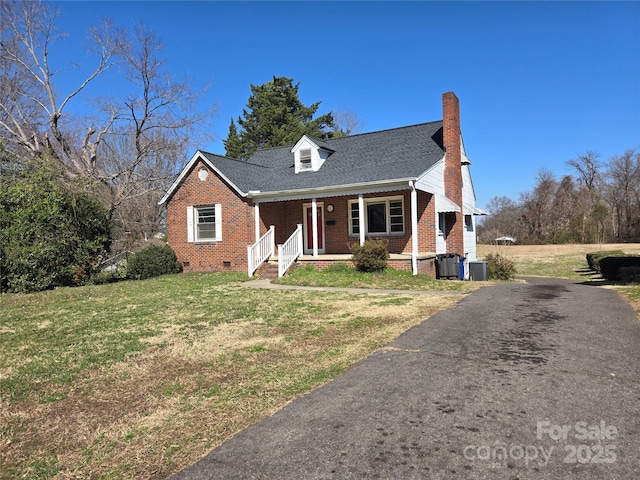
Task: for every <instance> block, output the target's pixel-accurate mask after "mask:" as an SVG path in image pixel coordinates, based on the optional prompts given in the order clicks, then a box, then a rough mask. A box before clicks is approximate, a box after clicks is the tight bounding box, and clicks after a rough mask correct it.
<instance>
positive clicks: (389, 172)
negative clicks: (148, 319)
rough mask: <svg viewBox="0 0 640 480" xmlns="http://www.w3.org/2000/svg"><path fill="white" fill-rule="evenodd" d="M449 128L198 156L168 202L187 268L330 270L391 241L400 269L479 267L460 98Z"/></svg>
mask: <svg viewBox="0 0 640 480" xmlns="http://www.w3.org/2000/svg"><path fill="white" fill-rule="evenodd" d="M442 104H443V119H442V120H438V121H433V122H429V123H423V124H419V125H412V126H408V127H401V128H395V129H390V130H383V131H379V132H372V133H365V134H359V135H352V136H347V137H340V138H332V139H324V140H321V139H317V138H313V137H309V136H306V135H305V136H303V137H302V138H301V139H300V140H299V141H298V142H297V143H296V144H295V145H290V146H286V147H276V148H269V149H264V150H259V151H257V152H256V153H255V154H253V155H252V156H251V157H250V158H249V159H248V160H247V161H241V160H235V159H232V158H228V157H224V156H220V155H214V154H211V153H206V152H202V151H197V152H196V153H195V155H194V156H193V157H192V158H191V160H190V161H189V162H188V163H187V165H186V166H185V167H184V169H183V170H182V172H181V173H180V174H179V176H178V177H177V179H176V180H175V182H174V183H173V184H172V185H171V187H170V188H169V190H168V191H167V193H166V194H165V196H164V197H163V198H162V199H161V200H160V204H164V205H165V206H166V210H167V229H168V242H169V245H171V247H172V248H173V249H174V251H175V252H176V254H177V256H178V260H179V261H181V262H182V264H183V265H184V269H185V271H213V270H238V271H246V272H248V274H249V275H253V273H254V272H255V271H256V270H257V269H258V268H259V267H260V265H261V264H262V263H263V262H265V261H267V260H269V259H272V261H273V259H276V258H277V261H278V263H279V265H280V270H279V274H280V275H282V274H284V271H286V269H287V268H288V267H289V266H290V265H291V264H292V263H293V262H297V263H307V262H309V263H313V264H315V265H317V266H319V267H324V266H326V265H329V264H331V263H333V262H348V261H349V259H350V256H351V255H350V248H349V245H351V244H354V243H360V244H362V243H363V242H364V241H365V240H366V239H367V238H386V239H387V240H388V249H389V252H390V254H391V259H390V265H391V266H393V267H395V268H399V269H407V270H411V271H412V272H413V273H414V274H417V273H426V274H429V275H435V267H434V260H435V258H436V255H437V254H443V253H456V254H460V255H464V256H465V257H466V259H467V260H468V261H472V260H476V233H475V229H476V220H475V219H476V215H481V214H483V213H484V212H482V211H481V210H479V209H477V208H476V207H475V193H474V190H473V184H472V181H471V173H470V171H469V165H470V162H469V159H468V158H467V156H466V154H465V149H464V144H463V142H462V135H461V131H460V109H459V103H458V98H457V97H456V96H455V94H454V93H452V92H448V93H445V94H443V95H442Z"/></svg>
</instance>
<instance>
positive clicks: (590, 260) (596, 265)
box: [587, 250, 624, 272]
mask: <svg viewBox="0 0 640 480" xmlns="http://www.w3.org/2000/svg"><path fill="white" fill-rule="evenodd" d="M621 256H624V252H623V251H622V250H608V251H599V252H590V253H587V264H588V265H589V268H590V269H591V270H593V271H594V272H600V260H602V259H603V258H604V257H621Z"/></svg>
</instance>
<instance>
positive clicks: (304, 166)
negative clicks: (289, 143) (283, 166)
mask: <svg viewBox="0 0 640 480" xmlns="http://www.w3.org/2000/svg"><path fill="white" fill-rule="evenodd" d="M299 155H300V158H299V162H300V163H299V164H300V168H299V169H298V170H299V171H301V172H303V171H307V170H312V169H313V163H312V162H313V152H312V150H311V149H310V148H304V149H301V150H300V154H299Z"/></svg>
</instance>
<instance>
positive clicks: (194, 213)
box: [187, 204, 222, 242]
mask: <svg viewBox="0 0 640 480" xmlns="http://www.w3.org/2000/svg"><path fill="white" fill-rule="evenodd" d="M220 240H222V207H221V205H220V204H216V205H206V206H198V207H187V241H189V242H217V241H220Z"/></svg>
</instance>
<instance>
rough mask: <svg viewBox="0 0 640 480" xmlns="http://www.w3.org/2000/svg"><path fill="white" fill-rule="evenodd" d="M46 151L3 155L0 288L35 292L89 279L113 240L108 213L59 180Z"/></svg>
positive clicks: (91, 197) (0, 203)
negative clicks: (14, 159)
mask: <svg viewBox="0 0 640 480" xmlns="http://www.w3.org/2000/svg"><path fill="white" fill-rule="evenodd" d="M56 165H57V163H56V162H54V161H52V160H51V159H50V158H48V157H42V158H40V157H38V158H34V159H25V160H24V161H23V162H21V163H15V164H14V163H11V162H10V161H8V162H6V163H4V162H1V161H0V185H2V188H0V250H2V252H1V253H0V289H1V290H2V291H10V292H35V291H40V290H48V289H52V288H56V287H60V286H76V285H82V284H84V283H86V281H87V280H88V279H89V277H90V276H91V275H92V274H93V273H95V272H96V271H97V269H98V267H99V265H100V260H101V259H102V258H103V257H104V255H106V252H107V250H108V248H109V245H110V243H111V228H110V224H109V214H108V212H107V210H106V209H105V208H104V207H103V206H102V205H101V204H100V202H99V201H98V200H97V199H96V198H94V197H93V196H91V195H90V194H89V193H87V192H85V191H82V190H80V189H79V187H78V188H77V189H74V188H73V186H72V185H67V184H66V183H63V182H61V181H60V178H61V173H60V171H59V170H58V169H57V167H56Z"/></svg>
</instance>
